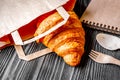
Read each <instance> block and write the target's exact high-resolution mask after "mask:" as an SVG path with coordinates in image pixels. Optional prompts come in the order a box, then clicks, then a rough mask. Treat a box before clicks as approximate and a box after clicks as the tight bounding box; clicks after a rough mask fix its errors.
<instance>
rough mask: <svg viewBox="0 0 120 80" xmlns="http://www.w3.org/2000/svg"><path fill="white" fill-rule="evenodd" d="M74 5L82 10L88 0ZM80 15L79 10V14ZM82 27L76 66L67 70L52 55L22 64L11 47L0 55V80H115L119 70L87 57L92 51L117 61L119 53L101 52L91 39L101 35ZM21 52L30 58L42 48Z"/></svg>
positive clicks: (57, 58) (79, 0) (28, 47)
mask: <svg viewBox="0 0 120 80" xmlns="http://www.w3.org/2000/svg"><path fill="white" fill-rule="evenodd" d="M85 1H86V2H85ZM77 2H79V5H76V6H78V7H80V8H82V7H84V8H85V6H87V4H88V3H87V2H89V0H77ZM77 4H78V3H77ZM81 11H83V10H80V11H79V12H81ZM81 13H82V12H81ZM83 27H84V29H85V32H86V44H85V54H84V55H83V57H82V60H81V63H80V65H79V66H77V67H71V66H68V65H67V64H65V62H64V61H63V59H62V58H61V57H59V56H57V55H56V54H55V53H50V54H48V55H45V56H42V57H40V58H37V59H35V60H32V61H29V62H27V61H23V60H20V59H19V58H18V56H17V54H16V51H15V49H14V47H13V46H11V47H8V48H5V49H4V50H2V51H1V52H0V80H119V79H120V66H116V65H111V64H106V65H105V64H99V63H96V62H94V61H93V60H91V59H90V58H89V57H88V54H89V52H90V50H91V49H94V50H96V51H100V52H103V53H105V54H109V55H111V56H114V57H116V58H118V59H120V50H117V51H109V50H106V49H104V48H102V47H101V46H100V45H99V44H98V43H97V41H96V39H95V36H96V35H97V34H98V33H100V32H101V31H97V30H94V29H90V28H88V27H87V26H86V25H83ZM23 48H24V50H25V52H26V53H29V54H30V53H32V52H34V51H37V50H40V49H43V48H45V46H44V45H43V44H36V43H31V44H28V45H25V46H24V47H23Z"/></svg>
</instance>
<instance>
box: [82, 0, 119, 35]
mask: <svg viewBox="0 0 120 80" xmlns="http://www.w3.org/2000/svg"><path fill="white" fill-rule="evenodd" d="M119 4H120V0H91V2H90V4H89V5H88V7H87V8H86V10H85V12H84V13H83V15H82V17H81V19H80V20H81V21H82V22H83V23H86V24H88V25H90V26H89V27H92V28H95V29H99V30H104V31H108V32H112V33H116V34H120V10H119V9H120V5H119Z"/></svg>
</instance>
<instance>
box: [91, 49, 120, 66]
mask: <svg viewBox="0 0 120 80" xmlns="http://www.w3.org/2000/svg"><path fill="white" fill-rule="evenodd" d="M89 57H90V58H91V59H93V60H94V61H96V62H98V63H103V64H108V63H109V64H116V65H119V66H120V60H118V59H116V58H114V57H112V56H109V55H106V54H103V53H101V52H97V51H94V50H91V52H90V54H89Z"/></svg>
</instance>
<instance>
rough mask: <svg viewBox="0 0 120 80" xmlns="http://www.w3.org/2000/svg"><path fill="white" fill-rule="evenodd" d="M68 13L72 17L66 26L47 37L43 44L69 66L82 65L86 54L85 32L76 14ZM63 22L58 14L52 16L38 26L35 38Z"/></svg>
mask: <svg viewBox="0 0 120 80" xmlns="http://www.w3.org/2000/svg"><path fill="white" fill-rule="evenodd" d="M68 13H69V15H70V17H69V19H68V21H67V22H66V24H65V25H63V26H61V27H60V28H59V29H57V30H55V31H54V32H52V33H50V34H49V35H47V36H45V37H44V39H43V41H42V43H43V44H44V45H46V46H47V47H48V48H50V49H51V50H53V51H54V52H56V53H57V54H58V55H59V56H61V57H63V59H64V61H65V62H66V63H67V64H69V65H71V66H76V65H78V64H79V63H80V60H81V57H82V55H83V53H84V44H85V32H84V29H83V28H82V24H81V22H80V20H79V19H78V17H77V15H76V14H75V12H73V11H68ZM62 20H63V19H62V17H61V16H60V15H59V14H58V13H57V12H56V13H54V14H52V15H50V16H49V17H48V18H46V19H45V20H43V21H42V22H41V23H40V24H39V25H38V29H37V30H36V33H35V36H36V35H38V34H41V33H43V32H45V31H47V30H48V29H50V28H51V27H53V26H54V25H56V24H57V23H59V22H60V21H62ZM38 42H39V41H38Z"/></svg>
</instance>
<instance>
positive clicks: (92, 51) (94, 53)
mask: <svg viewBox="0 0 120 80" xmlns="http://www.w3.org/2000/svg"><path fill="white" fill-rule="evenodd" d="M98 55H99V54H97V52H96V51H94V50H91V52H90V54H89V57H90V58H92V59H96V58H97V56H98Z"/></svg>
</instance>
